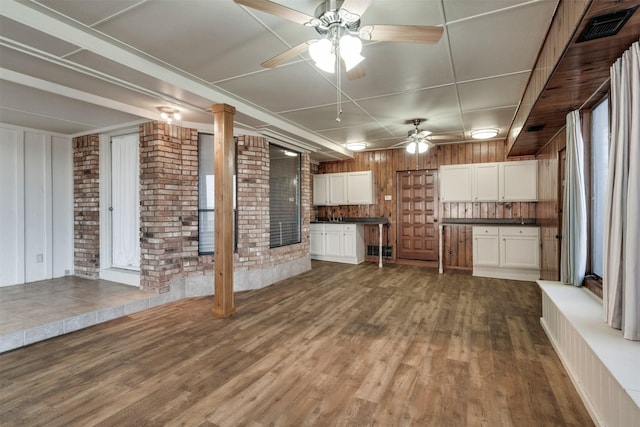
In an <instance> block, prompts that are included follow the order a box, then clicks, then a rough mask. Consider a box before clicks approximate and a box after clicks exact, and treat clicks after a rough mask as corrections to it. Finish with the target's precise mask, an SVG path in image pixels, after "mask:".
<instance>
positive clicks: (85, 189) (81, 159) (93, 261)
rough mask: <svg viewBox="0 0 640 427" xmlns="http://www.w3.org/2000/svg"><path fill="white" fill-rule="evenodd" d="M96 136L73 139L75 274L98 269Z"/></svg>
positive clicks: (95, 272)
mask: <svg viewBox="0 0 640 427" xmlns="http://www.w3.org/2000/svg"><path fill="white" fill-rule="evenodd" d="M99 139H100V138H99V135H97V134H95V135H84V136H80V137H77V138H73V223H74V233H73V258H74V269H75V274H77V275H79V276H84V277H90V278H98V275H99V270H100V193H99V192H100V182H99V178H100V177H99V170H100V168H99V147H100V145H99Z"/></svg>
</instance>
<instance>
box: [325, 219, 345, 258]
mask: <svg viewBox="0 0 640 427" xmlns="http://www.w3.org/2000/svg"><path fill="white" fill-rule="evenodd" d="M342 242H343V238H342V226H340V225H325V229H324V254H325V255H327V256H342V247H343V243H342Z"/></svg>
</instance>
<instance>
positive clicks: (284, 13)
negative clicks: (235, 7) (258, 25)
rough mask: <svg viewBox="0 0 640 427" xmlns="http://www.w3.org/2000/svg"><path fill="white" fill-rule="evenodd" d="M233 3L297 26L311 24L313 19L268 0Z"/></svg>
mask: <svg viewBox="0 0 640 427" xmlns="http://www.w3.org/2000/svg"><path fill="white" fill-rule="evenodd" d="M233 1H234V2H236V3H238V4H240V5H242V6H247V7H250V8H251V9H256V10H259V11H261V12H266V13H269V14H271V15H276V16H279V17H281V18H284V19H287V20H289V21H291V22H295V23H297V24H303V25H304V24H308V23H310V22H312V21H313V20H314V19H315V18H314V17H313V16H309V15H307V14H306V13H302V12H298V11H297V10H295V9H290V8H288V7H286V6H282V5H281V4H278V3H274V2H272V1H269V0H233Z"/></svg>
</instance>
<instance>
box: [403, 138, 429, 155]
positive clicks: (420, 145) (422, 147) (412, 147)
mask: <svg viewBox="0 0 640 427" xmlns="http://www.w3.org/2000/svg"><path fill="white" fill-rule="evenodd" d="M406 149H407V152H408V153H411V154H415V153H416V149H417V150H418V153H420V154H422V153H426V152H427V151H428V150H429V144H427V143H426V142H423V141H420V142H410V143H409V144H408V145H407V148H406Z"/></svg>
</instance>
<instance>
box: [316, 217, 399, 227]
mask: <svg viewBox="0 0 640 427" xmlns="http://www.w3.org/2000/svg"><path fill="white" fill-rule="evenodd" d="M311 223H312V224H326V223H331V224H335V223H339V224H373V225H378V224H389V223H390V221H389V219H388V218H385V217H367V218H360V217H353V218H351V217H344V218H342V219H341V220H340V221H335V220H331V219H330V218H325V217H318V219H316V220H315V221H311Z"/></svg>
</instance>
